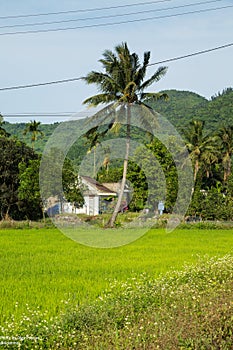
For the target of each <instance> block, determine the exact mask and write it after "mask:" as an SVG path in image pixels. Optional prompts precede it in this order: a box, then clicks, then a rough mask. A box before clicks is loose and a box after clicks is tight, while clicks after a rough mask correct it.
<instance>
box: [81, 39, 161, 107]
mask: <svg viewBox="0 0 233 350" xmlns="http://www.w3.org/2000/svg"><path fill="white" fill-rule="evenodd" d="M115 51H116V53H114V52H112V51H110V50H106V51H104V53H103V58H102V59H100V60H99V62H101V63H102V65H103V68H104V73H102V72H96V71H92V72H90V73H89V74H88V75H87V76H86V77H84V78H83V79H84V80H85V81H86V82H87V83H88V84H96V85H97V86H98V88H99V90H100V91H101V92H102V93H100V94H97V95H95V96H92V97H89V98H87V99H86V100H85V101H84V102H83V103H84V104H88V105H93V106H97V105H99V104H100V103H110V102H116V101H119V102H126V103H141V102H142V101H145V100H147V99H148V98H152V97H154V98H166V97H167V95H166V94H158V93H145V92H144V90H145V89H146V88H148V87H149V86H150V85H152V84H153V83H154V82H157V81H159V80H160V79H161V78H162V77H163V76H164V75H165V74H166V72H167V67H159V68H158V69H157V71H156V72H155V73H154V74H153V75H152V76H151V77H150V78H149V79H147V80H145V81H144V79H145V76H146V72H147V68H148V65H149V60H150V52H149V51H147V52H145V53H144V59H143V63H142V64H140V61H139V57H138V55H137V54H136V53H132V54H131V53H130V51H129V49H128V46H127V44H126V43H122V44H121V45H118V46H116V48H115Z"/></svg>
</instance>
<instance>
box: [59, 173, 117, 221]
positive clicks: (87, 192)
mask: <svg viewBox="0 0 233 350" xmlns="http://www.w3.org/2000/svg"><path fill="white" fill-rule="evenodd" d="M81 182H82V185H83V187H84V191H83V197H84V202H85V203H84V206H83V207H82V208H75V207H74V206H73V205H72V204H71V203H68V202H66V203H64V204H63V212H65V213H74V214H86V215H99V214H101V213H102V212H106V211H107V209H108V206H109V205H110V204H111V202H112V201H113V199H114V197H116V196H117V193H116V192H115V191H113V190H111V189H109V188H108V187H106V186H104V185H102V184H100V183H99V182H98V181H96V180H95V179H93V178H91V177H89V176H81Z"/></svg>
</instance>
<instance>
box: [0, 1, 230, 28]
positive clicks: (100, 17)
mask: <svg viewBox="0 0 233 350" xmlns="http://www.w3.org/2000/svg"><path fill="white" fill-rule="evenodd" d="M220 1H224V0H210V1H201V2H196V3H191V4H186V5H179V6H172V7H166V8H160V9H150V10H143V11H136V12H130V13H122V14H115V15H105V16H97V17H86V18H76V19H67V20H62V21H51V22H37V23H24V24H13V25H4V26H0V29H4V28H19V27H21V28H22V27H35V26H42V25H51V24H60V23H70V22H82V21H89V20H92V21H93V20H100V19H105V18H108V19H109V18H116V17H126V16H132V15H139V14H140V15H142V14H145V13H151V12H162V11H168V10H175V9H179V8H185V7H191V6H199V5H206V4H210V3H216V2H220Z"/></svg>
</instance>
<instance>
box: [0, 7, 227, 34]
mask: <svg viewBox="0 0 233 350" xmlns="http://www.w3.org/2000/svg"><path fill="white" fill-rule="evenodd" d="M232 7H233V5H227V6H221V7H215V8H208V9H202V10H196V11H188V12H183V13H176V14H170V15H164V16H153V17H146V18H139V19H132V20H127V21H120V22H107V23H99V24H90V25H84V26H76V27H64V28H55V29H40V30H27V31H17V32H5V33H0V36H5V35H18V34H36V33H48V32H60V31H67V30H75V29H86V28H97V27H109V26H114V25H122V24H128V23H136V22H145V21H151V20H155V19H164V18H172V17H179V16H184V15H190V14H195V13H204V12H211V11H217V10H223V9H227V8H232Z"/></svg>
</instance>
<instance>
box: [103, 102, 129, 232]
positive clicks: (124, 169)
mask: <svg viewBox="0 0 233 350" xmlns="http://www.w3.org/2000/svg"><path fill="white" fill-rule="evenodd" d="M130 107H131V106H130V104H128V105H127V132H126V149H125V159H124V168H123V176H122V181H121V188H120V192H119V196H118V200H117V203H116V206H115V208H114V211H113V213H112V216H111V218H110V220H109V222H108V223H107V225H106V226H107V227H111V228H112V227H114V224H115V221H116V218H117V215H118V213H119V211H120V207H121V201H122V198H123V194H124V189H125V183H126V175H127V168H128V161H129V148H130V123H131V108H130Z"/></svg>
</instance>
